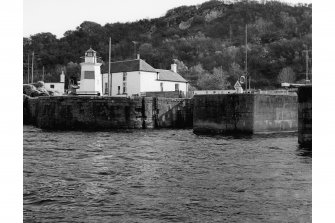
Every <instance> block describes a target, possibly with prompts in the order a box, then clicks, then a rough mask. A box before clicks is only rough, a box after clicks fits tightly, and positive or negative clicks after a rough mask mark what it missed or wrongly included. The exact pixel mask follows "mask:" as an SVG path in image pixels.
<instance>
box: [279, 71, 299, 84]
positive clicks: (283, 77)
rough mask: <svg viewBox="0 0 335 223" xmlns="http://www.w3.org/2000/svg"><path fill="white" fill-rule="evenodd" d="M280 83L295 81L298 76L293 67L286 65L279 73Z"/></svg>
mask: <svg viewBox="0 0 335 223" xmlns="http://www.w3.org/2000/svg"><path fill="white" fill-rule="evenodd" d="M277 80H278V83H284V82H286V83H293V82H294V81H295V80H296V76H295V73H294V71H293V70H292V68H291V67H284V68H283V69H282V70H281V71H280V73H279V75H278V78H277Z"/></svg>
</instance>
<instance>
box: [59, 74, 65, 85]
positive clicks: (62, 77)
mask: <svg viewBox="0 0 335 223" xmlns="http://www.w3.org/2000/svg"><path fill="white" fill-rule="evenodd" d="M60 82H61V83H64V82H65V74H64V71H62V73H61V75H60Z"/></svg>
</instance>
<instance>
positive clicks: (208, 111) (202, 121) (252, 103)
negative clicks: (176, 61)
mask: <svg viewBox="0 0 335 223" xmlns="http://www.w3.org/2000/svg"><path fill="white" fill-rule="evenodd" d="M297 106H298V105H297V96H289V95H263V94H222V95H195V96H194V112H193V130H194V132H195V133H206V134H207V133H210V134H212V133H214V134H220V133H223V134H236V133H243V134H253V133H267V132H283V131H297V128H298V116H297V111H298V110H297V109H298V107H297Z"/></svg>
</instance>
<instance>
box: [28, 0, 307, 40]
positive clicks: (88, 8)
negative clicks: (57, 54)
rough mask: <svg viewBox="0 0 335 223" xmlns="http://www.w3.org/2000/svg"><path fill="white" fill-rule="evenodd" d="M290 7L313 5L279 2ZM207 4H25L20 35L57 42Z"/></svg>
mask: <svg viewBox="0 0 335 223" xmlns="http://www.w3.org/2000/svg"><path fill="white" fill-rule="evenodd" d="M282 1H283V2H289V3H312V0H282ZM203 2H206V0H24V1H23V35H24V36H25V37H29V36H30V35H34V34H36V33H40V32H51V33H53V34H55V35H56V36H57V37H58V38H60V37H63V34H64V32H65V31H67V30H74V29H75V28H76V27H77V26H79V25H80V24H81V23H82V22H83V21H93V22H96V23H99V24H100V25H105V24H106V23H115V22H132V21H136V20H139V19H144V18H157V17H160V16H163V15H164V14H165V13H166V11H167V10H169V9H171V8H175V7H178V6H181V5H196V4H201V3H203Z"/></svg>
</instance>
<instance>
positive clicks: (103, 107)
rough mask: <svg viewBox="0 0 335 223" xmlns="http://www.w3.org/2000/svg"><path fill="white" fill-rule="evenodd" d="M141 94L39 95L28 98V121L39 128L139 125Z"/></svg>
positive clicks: (67, 128) (141, 103)
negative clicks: (120, 96)
mask: <svg viewBox="0 0 335 223" xmlns="http://www.w3.org/2000/svg"><path fill="white" fill-rule="evenodd" d="M143 100H144V99H142V98H134V99H129V98H112V97H108V98H107V97H77V96H73V97H70V96H64V97H39V98H30V99H28V111H29V117H30V120H29V123H31V124H34V125H36V126H37V127H39V128H42V129H66V130H69V129H70V130H71V129H76V130H90V129H133V128H142V127H143V126H142V125H143V122H145V121H146V120H144V118H143V117H142V113H143V111H142V106H143V103H145V101H144V102H143Z"/></svg>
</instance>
